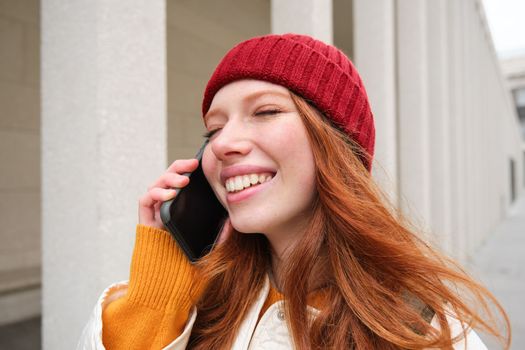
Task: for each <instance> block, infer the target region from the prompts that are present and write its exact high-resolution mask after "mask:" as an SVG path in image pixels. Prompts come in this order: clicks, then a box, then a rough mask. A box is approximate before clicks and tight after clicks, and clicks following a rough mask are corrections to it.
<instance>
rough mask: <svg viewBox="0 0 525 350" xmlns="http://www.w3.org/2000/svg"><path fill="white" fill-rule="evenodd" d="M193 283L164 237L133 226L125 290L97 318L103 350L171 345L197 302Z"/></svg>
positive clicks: (192, 271) (181, 256)
mask: <svg viewBox="0 0 525 350" xmlns="http://www.w3.org/2000/svg"><path fill="white" fill-rule="evenodd" d="M197 281H198V278H197V271H196V269H195V267H194V266H193V265H191V263H190V262H189V260H188V259H187V258H186V256H185V255H184V253H183V252H182V250H181V249H180V248H179V246H178V245H177V243H176V242H175V240H174V239H173V238H172V237H171V235H170V233H169V232H167V231H165V230H161V229H158V228H153V227H148V226H144V225H141V224H138V225H137V233H136V240H135V247H134V250H133V257H132V260H131V269H130V278H129V287H128V289H127V291H126V294H125V295H124V296H122V297H121V298H118V299H116V300H114V301H112V302H111V303H109V305H107V307H105V308H104V310H103V312H102V324H103V326H102V340H103V344H104V347H105V348H106V349H108V350H115V349H162V348H164V347H165V346H167V345H168V344H170V343H172V342H173V341H174V339H176V338H177V337H178V336H179V335H181V334H182V332H183V330H184V327H185V325H186V322H187V320H188V316H189V313H190V309H191V308H192V305H193V304H194V301H195V300H196V298H197V297H198V295H197V294H198V293H199V291H200V286H199V285H198V283H197Z"/></svg>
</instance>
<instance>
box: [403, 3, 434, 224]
mask: <svg viewBox="0 0 525 350" xmlns="http://www.w3.org/2000/svg"><path fill="white" fill-rule="evenodd" d="M426 4H427V2H426V1H424V0H403V1H397V2H396V17H397V18H396V23H397V52H398V54H397V70H398V100H397V102H398V111H399V115H398V118H399V124H398V137H399V139H398V142H399V157H400V158H399V184H400V192H401V205H400V207H401V209H402V210H403V212H404V213H405V214H406V215H408V216H409V217H410V218H411V219H412V220H413V221H414V223H415V224H416V225H418V226H419V227H421V228H422V229H423V230H425V231H428V229H429V227H428V225H431V224H432V222H431V214H430V211H431V202H430V193H431V191H430V184H431V182H430V159H429V120H428V119H429V112H428V64H427V62H428V57H427V23H426V22H427V21H426V18H427V12H426V11H427V8H426Z"/></svg>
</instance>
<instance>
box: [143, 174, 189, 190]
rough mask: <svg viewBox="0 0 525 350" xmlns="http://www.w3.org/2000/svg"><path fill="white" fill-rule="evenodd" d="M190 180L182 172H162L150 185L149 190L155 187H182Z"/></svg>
mask: <svg viewBox="0 0 525 350" xmlns="http://www.w3.org/2000/svg"><path fill="white" fill-rule="evenodd" d="M189 182H190V179H189V178H188V177H187V176H185V175H181V174H177V173H169V172H166V173H164V174H162V175H161V176H160V177H159V178H158V179H157V181H155V182H154V183H153V184H151V186H149V187H148V191H149V190H151V189H153V188H155V187H161V188H182V187H184V186H186V185H187V184H188V183H189Z"/></svg>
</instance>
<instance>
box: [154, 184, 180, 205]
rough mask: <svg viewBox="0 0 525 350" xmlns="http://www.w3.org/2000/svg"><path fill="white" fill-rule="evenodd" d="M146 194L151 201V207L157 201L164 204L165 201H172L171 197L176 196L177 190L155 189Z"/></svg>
mask: <svg viewBox="0 0 525 350" xmlns="http://www.w3.org/2000/svg"><path fill="white" fill-rule="evenodd" d="M148 193H149V195H150V197H151V199H152V200H153V203H152V204H151V205H153V204H154V202H159V201H162V202H165V201H167V200H170V199H172V198H173V197H175V196H176V194H177V190H173V189H165V188H160V187H155V188H152V189H151V190H149V191H148Z"/></svg>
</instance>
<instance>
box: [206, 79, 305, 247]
mask: <svg viewBox="0 0 525 350" xmlns="http://www.w3.org/2000/svg"><path fill="white" fill-rule="evenodd" d="M261 93H262V94H261ZM259 94H260V95H259ZM255 95H257V96H258V97H256V98H250V97H251V96H255ZM270 110H274V111H275V110H278V111H279V112H278V113H266V114H265V113H262V114H261V112H265V111H270ZM211 111H214V112H213V113H210V112H211ZM216 111H219V112H218V113H217V112H216ZM206 127H207V129H208V130H215V129H220V130H219V131H218V132H216V133H215V134H214V135H213V136H211V139H210V143H209V145H208V146H207V147H206V149H205V151H204V155H203V160H202V165H203V170H204V174H205V175H206V178H207V179H208V181H209V182H210V184H211V186H212V188H213V190H214V192H215V194H216V195H217V197H218V198H219V200H220V201H221V203H223V205H224V206H225V207H226V209H227V210H228V213H229V216H230V220H231V223H232V225H233V227H234V228H235V229H236V230H238V231H240V232H244V233H254V232H258V233H263V234H265V235H266V236H267V237H268V239H269V240H270V242H271V244H272V246H273V248H274V250H276V251H277V252H278V251H282V250H283V249H284V248H286V247H287V246H289V245H290V244H293V242H295V241H296V240H297V239H298V238H299V237H300V235H301V234H302V232H303V231H304V227H305V224H306V222H307V219H308V218H309V216H310V207H311V204H312V201H313V198H314V193H315V164H314V159H313V155H312V150H311V146H310V144H309V141H308V137H307V133H306V129H305V127H304V125H303V122H302V120H301V117H300V115H299V113H298V111H297V109H296V107H295V104H294V103H293V101H292V99H291V97H290V95H289V93H288V90H287V89H286V88H284V87H282V86H279V85H275V84H272V83H268V82H264V81H258V80H240V81H236V82H233V83H230V84H228V85H226V86H224V87H223V88H222V89H221V90H219V91H218V92H217V94H216V95H215V97H214V99H213V102H212V104H211V107H210V111H209V112H208V114H207V115H206ZM237 164H250V165H258V166H264V167H269V168H272V169H273V170H274V171H276V175H275V176H274V178H273V179H272V181H271V183H270V186H268V188H265V189H263V190H262V191H260V192H258V193H256V194H254V195H253V196H252V197H249V198H247V199H246V200H244V201H241V202H239V203H228V202H227V200H226V195H227V191H226V188H225V187H224V184H223V183H221V180H220V172H221V170H222V169H223V168H225V167H227V166H231V165H237Z"/></svg>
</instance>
